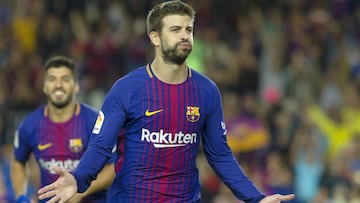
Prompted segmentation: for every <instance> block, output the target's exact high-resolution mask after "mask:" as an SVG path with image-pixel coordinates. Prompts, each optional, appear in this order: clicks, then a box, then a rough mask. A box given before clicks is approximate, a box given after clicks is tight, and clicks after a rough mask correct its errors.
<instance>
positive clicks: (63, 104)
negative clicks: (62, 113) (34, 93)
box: [47, 94, 72, 109]
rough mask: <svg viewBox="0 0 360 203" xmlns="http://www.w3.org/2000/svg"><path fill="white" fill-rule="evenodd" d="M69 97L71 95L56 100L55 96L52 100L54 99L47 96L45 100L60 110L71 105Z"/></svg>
mask: <svg viewBox="0 0 360 203" xmlns="http://www.w3.org/2000/svg"><path fill="white" fill-rule="evenodd" d="M71 95H72V94H67V95H65V96H64V97H65V98H64V99H56V96H55V98H54V97H52V95H47V98H48V100H49V102H50V104H51V105H53V106H54V107H55V108H57V109H62V108H65V107H66V106H68V105H69V104H70V103H71V101H72V97H71Z"/></svg>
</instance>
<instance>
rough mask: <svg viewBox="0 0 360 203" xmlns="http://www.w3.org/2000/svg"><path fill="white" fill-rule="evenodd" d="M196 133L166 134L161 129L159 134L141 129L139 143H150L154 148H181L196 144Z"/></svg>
mask: <svg viewBox="0 0 360 203" xmlns="http://www.w3.org/2000/svg"><path fill="white" fill-rule="evenodd" d="M196 136H197V134H196V133H183V132H181V131H180V132H178V133H167V132H164V130H163V129H161V130H160V131H159V132H151V131H150V130H148V129H146V128H143V129H141V141H146V142H151V143H153V144H154V147H155V148H167V147H183V146H186V145H187V144H194V143H196Z"/></svg>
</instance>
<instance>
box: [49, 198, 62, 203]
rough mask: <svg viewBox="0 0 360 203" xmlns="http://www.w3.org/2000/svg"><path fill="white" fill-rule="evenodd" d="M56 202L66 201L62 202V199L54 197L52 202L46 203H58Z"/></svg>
mask: <svg viewBox="0 0 360 203" xmlns="http://www.w3.org/2000/svg"><path fill="white" fill-rule="evenodd" d="M56 202H58V203H60V202H64V201H61V200H60V197H58V196H54V197H53V198H51V199H50V200H48V201H47V202H46V203H56Z"/></svg>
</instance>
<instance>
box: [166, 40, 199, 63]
mask: <svg viewBox="0 0 360 203" xmlns="http://www.w3.org/2000/svg"><path fill="white" fill-rule="evenodd" d="M179 44H180V43H177V44H175V45H174V46H173V47H170V46H167V45H165V44H162V46H161V47H164V48H162V49H161V52H162V54H163V59H164V61H166V62H170V63H175V64H177V65H181V64H183V63H184V62H185V60H186V58H187V57H188V56H189V54H190V53H191V50H192V48H190V49H179V48H178V47H179Z"/></svg>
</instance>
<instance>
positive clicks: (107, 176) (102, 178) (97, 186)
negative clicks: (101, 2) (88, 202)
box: [84, 164, 115, 196]
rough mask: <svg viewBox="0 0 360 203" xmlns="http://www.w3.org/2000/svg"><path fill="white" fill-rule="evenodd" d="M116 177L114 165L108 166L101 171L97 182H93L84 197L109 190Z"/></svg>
mask: <svg viewBox="0 0 360 203" xmlns="http://www.w3.org/2000/svg"><path fill="white" fill-rule="evenodd" d="M114 177H115V171H114V164H107V165H105V167H104V168H103V169H102V170H101V171H100V173H99V174H98V176H97V178H96V180H94V181H92V182H91V185H90V187H89V188H88V189H87V190H86V191H85V192H84V196H87V195H90V194H93V193H95V192H98V191H101V190H104V189H107V188H108V187H109V186H110V185H111V183H112V181H113V180H114Z"/></svg>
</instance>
